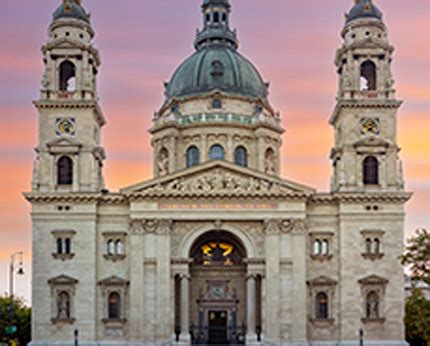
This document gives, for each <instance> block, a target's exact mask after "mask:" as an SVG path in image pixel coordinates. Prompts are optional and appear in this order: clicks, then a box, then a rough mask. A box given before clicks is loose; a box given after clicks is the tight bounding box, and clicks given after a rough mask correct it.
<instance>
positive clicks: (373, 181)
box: [363, 156, 379, 185]
mask: <svg viewBox="0 0 430 346" xmlns="http://www.w3.org/2000/svg"><path fill="white" fill-rule="evenodd" d="M363 184H364V185H378V184H379V163H378V159H377V158H376V157H374V156H367V157H366V158H365V159H364V161H363Z"/></svg>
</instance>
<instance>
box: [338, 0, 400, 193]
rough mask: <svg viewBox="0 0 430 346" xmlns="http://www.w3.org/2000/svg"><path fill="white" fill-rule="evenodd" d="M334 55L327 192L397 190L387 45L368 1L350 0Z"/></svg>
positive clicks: (394, 102)
mask: <svg viewBox="0 0 430 346" xmlns="http://www.w3.org/2000/svg"><path fill="white" fill-rule="evenodd" d="M354 2H355V4H354V6H353V8H352V9H351V11H350V12H349V14H348V15H347V16H346V24H345V26H344V28H343V30H342V39H343V45H342V47H341V48H340V49H338V51H337V53H336V60H335V63H336V67H337V72H338V74H339V92H338V95H337V105H336V108H335V110H334V113H333V115H332V118H331V120H330V123H331V125H332V126H333V128H334V132H335V145H334V148H333V150H332V153H331V159H332V162H333V176H332V191H333V192H365V191H374V192H377V191H379V192H385V191H402V190H403V172H402V167H401V161H400V159H399V156H398V152H399V151H400V149H399V147H398V144H397V111H398V109H399V107H400V105H401V101H399V100H397V99H396V96H395V89H394V79H393V76H392V72H391V62H392V59H393V52H394V47H393V46H392V45H390V42H389V40H388V36H387V28H386V26H385V24H384V22H383V20H382V13H381V12H380V11H379V9H378V8H377V7H376V6H375V4H373V2H372V0H355V1H354Z"/></svg>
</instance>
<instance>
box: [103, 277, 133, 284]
mask: <svg viewBox="0 0 430 346" xmlns="http://www.w3.org/2000/svg"><path fill="white" fill-rule="evenodd" d="M128 284H129V282H128V281H127V280H125V279H123V278H120V277H119V276H115V275H113V276H110V277H108V278H106V279H103V280H101V281H99V285H100V286H127V285H128Z"/></svg>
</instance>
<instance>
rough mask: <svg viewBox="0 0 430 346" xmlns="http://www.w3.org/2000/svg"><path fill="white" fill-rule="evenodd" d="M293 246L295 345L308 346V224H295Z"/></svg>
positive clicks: (293, 325) (301, 221)
mask: <svg viewBox="0 0 430 346" xmlns="http://www.w3.org/2000/svg"><path fill="white" fill-rule="evenodd" d="M292 239H293V246H292V250H293V251H292V252H293V253H292V255H293V256H292V258H293V261H294V262H293V316H294V319H293V321H292V327H293V328H292V339H293V345H300V346H302V345H308V343H307V341H306V339H307V335H306V326H307V319H306V306H307V304H306V297H307V287H306V254H307V251H306V224H305V222H304V221H303V220H297V221H296V222H295V224H294V229H293V234H292Z"/></svg>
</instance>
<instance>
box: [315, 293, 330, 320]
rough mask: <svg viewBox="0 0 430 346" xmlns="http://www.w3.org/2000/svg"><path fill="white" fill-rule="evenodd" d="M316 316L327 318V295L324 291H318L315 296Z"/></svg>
mask: <svg viewBox="0 0 430 346" xmlns="http://www.w3.org/2000/svg"><path fill="white" fill-rule="evenodd" d="M316 318H319V319H327V318H328V296H327V294H326V293H324V292H320V293H318V294H317V296H316Z"/></svg>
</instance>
